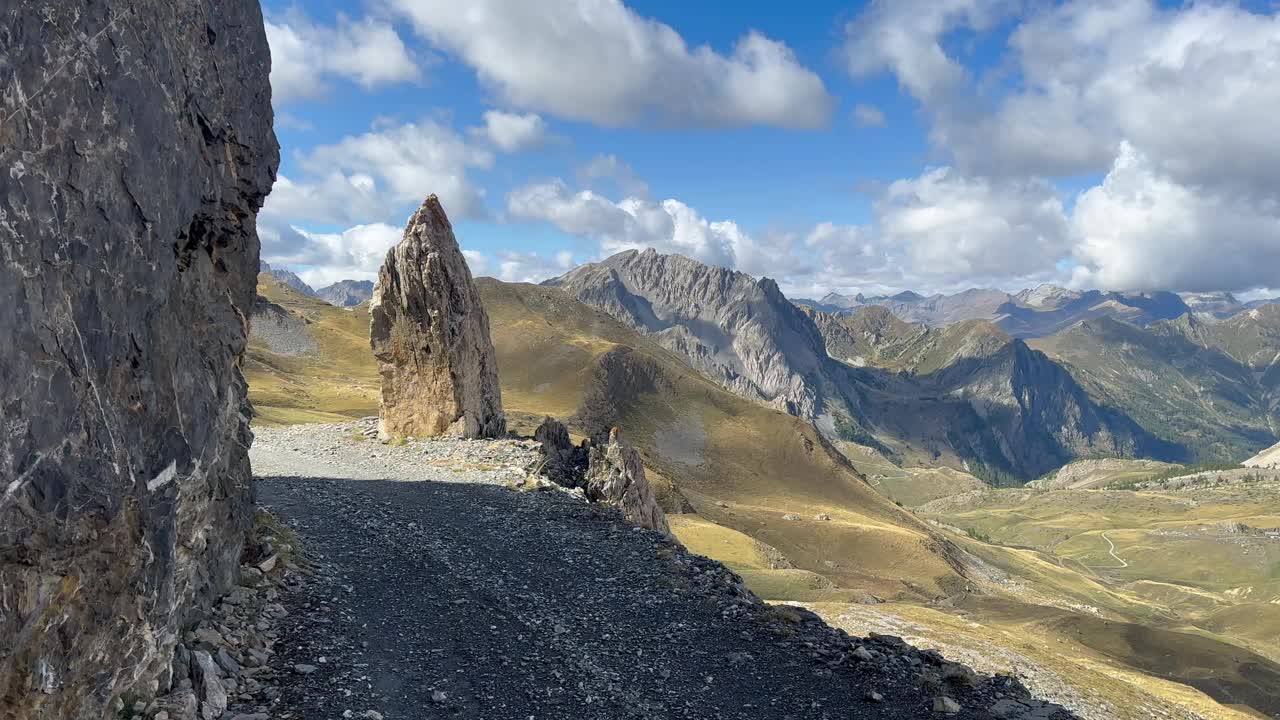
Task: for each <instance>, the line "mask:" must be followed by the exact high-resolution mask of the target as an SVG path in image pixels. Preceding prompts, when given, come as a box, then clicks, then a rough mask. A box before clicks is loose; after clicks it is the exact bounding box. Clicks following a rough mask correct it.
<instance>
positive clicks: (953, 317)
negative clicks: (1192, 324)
mask: <svg viewBox="0 0 1280 720" xmlns="http://www.w3.org/2000/svg"><path fill="white" fill-rule="evenodd" d="M795 302H796V303H797V304H800V305H805V306H807V307H811V308H814V309H817V310H822V311H824V312H828V313H832V314H847V313H851V312H854V311H856V310H857V309H859V308H863V307H868V306H879V307H885V308H888V310H889V311H890V312H892V313H893V314H894V315H895V316H897V317H898V318H900V319H902V320H906V321H909V322H919V323H924V324H926V325H930V326H934V327H940V326H945V325H950V324H952V323H956V322H962V321H965V320H987V321H990V322H992V323H994V324H996V325H997V326H999V327H1000V328H1001V329H1003V330H1004V331H1005V332H1007V333H1009V334H1010V335H1012V336H1014V337H1019V338H1024V339H1025V338H1036V337H1044V336H1047V335H1052V334H1053V333H1056V332H1060V331H1062V330H1065V329H1067V328H1069V327H1071V326H1072V325H1074V324H1076V323H1078V322H1080V321H1082V320H1088V319H1091V318H1096V317H1111V318H1115V319H1118V320H1123V321H1125V322H1129V323H1133V324H1135V325H1150V324H1151V323H1155V322H1159V321H1161V320H1172V319H1174V318H1177V317H1181V316H1182V315H1186V314H1187V313H1192V314H1194V315H1197V316H1199V317H1201V318H1203V319H1211V320H1224V319H1227V318H1231V317H1234V316H1236V315H1238V314H1239V313H1241V312H1244V311H1246V310H1250V309H1254V308H1257V307H1261V306H1263V305H1268V304H1273V303H1277V302H1280V298H1273V299H1265V300H1256V301H1253V302H1249V303H1242V302H1240V301H1239V300H1237V299H1236V298H1235V296H1233V295H1232V294H1231V293H1228V292H1211V293H1207V292H1201V293H1174V292H1167V291H1157V292H1140V293H1129V292H1104V291H1100V290H1087V291H1076V290H1069V289H1067V288H1063V287H1058V286H1056V285H1040V286H1039V287H1036V288H1032V289H1027V290H1022V291H1020V292H1017V293H1006V292H1003V291H1000V290H990V289H976V288H975V289H970V290H965V291H963V292H959V293H955V294H953V295H943V294H934V295H929V296H924V295H921V294H919V293H915V292H911V291H906V292H901V293H898V294H896V295H881V296H874V297H867V296H864V295H861V294H858V295H853V296H847V295H840V294H838V293H829V294H827V295H825V296H824V297H823V298H822V299H821V300H808V299H803V298H801V299H797V300H796V301H795Z"/></svg>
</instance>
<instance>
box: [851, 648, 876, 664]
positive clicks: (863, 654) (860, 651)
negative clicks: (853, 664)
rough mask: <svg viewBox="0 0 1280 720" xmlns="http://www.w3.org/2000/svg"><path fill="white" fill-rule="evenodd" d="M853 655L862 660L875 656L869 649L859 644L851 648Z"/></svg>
mask: <svg viewBox="0 0 1280 720" xmlns="http://www.w3.org/2000/svg"><path fill="white" fill-rule="evenodd" d="M853 656H854V657H856V658H858V659H859V660H862V661H864V662H867V661H870V660H874V659H875V658H876V656H875V655H872V654H871V651H870V650H868V649H866V648H865V647H863V646H861V645H859V646H858V647H856V648H854V649H853Z"/></svg>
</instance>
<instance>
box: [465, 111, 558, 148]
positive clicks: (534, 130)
mask: <svg viewBox="0 0 1280 720" xmlns="http://www.w3.org/2000/svg"><path fill="white" fill-rule="evenodd" d="M471 133H472V134H473V135H476V136H479V137H482V138H484V139H486V140H487V141H488V142H489V143H491V144H492V145H493V146H494V147H496V148H498V149H499V150H501V151H503V152H517V151H519V150H526V149H528V148H533V147H537V146H539V145H542V144H543V143H545V142H546V141H547V123H546V121H545V120H543V119H542V118H541V117H539V116H538V115H536V114H534V113H525V114H523V115H521V114H517V113H508V112H502V111H500V110H489V111H488V112H486V113H485V114H484V125H483V126H481V127H476V128H472V129H471Z"/></svg>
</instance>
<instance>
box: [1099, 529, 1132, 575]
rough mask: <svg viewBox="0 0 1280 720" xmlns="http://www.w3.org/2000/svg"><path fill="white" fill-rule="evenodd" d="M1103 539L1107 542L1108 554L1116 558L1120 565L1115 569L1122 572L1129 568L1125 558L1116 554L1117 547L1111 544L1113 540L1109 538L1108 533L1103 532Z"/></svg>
mask: <svg viewBox="0 0 1280 720" xmlns="http://www.w3.org/2000/svg"><path fill="white" fill-rule="evenodd" d="M1102 539H1103V540H1106V541H1107V547H1108V550H1107V552H1109V553H1111V557H1113V558H1115V559H1116V561H1117V562H1119V563H1120V564H1119V565H1117V566H1115V569H1116V570H1120V569H1121V568H1127V567H1129V563H1128V562H1126V561H1125V559H1124V558H1122V557H1120V556H1119V555H1117V554H1116V545H1115V543H1113V542H1111V538H1109V537H1107V533H1106V531H1103V533H1102Z"/></svg>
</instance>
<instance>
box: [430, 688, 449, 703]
mask: <svg viewBox="0 0 1280 720" xmlns="http://www.w3.org/2000/svg"><path fill="white" fill-rule="evenodd" d="M448 699H449V696H448V695H447V694H445V692H444V691H443V690H432V691H431V701H432V702H436V703H443V702H444V701H446V700H448Z"/></svg>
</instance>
